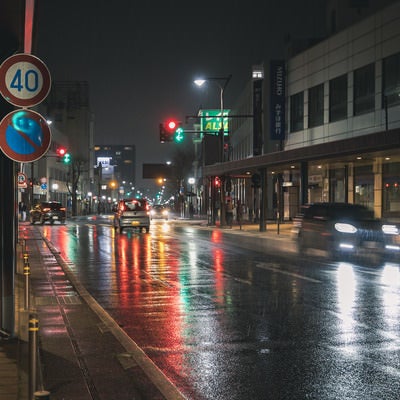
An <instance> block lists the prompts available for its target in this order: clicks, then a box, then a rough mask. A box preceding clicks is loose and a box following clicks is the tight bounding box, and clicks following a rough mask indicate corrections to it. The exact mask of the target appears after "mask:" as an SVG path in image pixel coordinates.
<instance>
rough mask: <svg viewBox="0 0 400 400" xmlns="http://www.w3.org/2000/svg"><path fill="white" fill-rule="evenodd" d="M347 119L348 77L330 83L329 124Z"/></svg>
mask: <svg viewBox="0 0 400 400" xmlns="http://www.w3.org/2000/svg"><path fill="white" fill-rule="evenodd" d="M346 118H347V75H346V74H345V75H341V76H338V77H337V78H335V79H331V80H330V81H329V122H335V121H339V120H341V119H346Z"/></svg>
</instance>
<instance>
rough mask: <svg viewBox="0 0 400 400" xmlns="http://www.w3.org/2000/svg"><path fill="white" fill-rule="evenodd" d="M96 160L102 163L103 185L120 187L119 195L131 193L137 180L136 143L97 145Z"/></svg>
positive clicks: (97, 162)
mask: <svg viewBox="0 0 400 400" xmlns="http://www.w3.org/2000/svg"><path fill="white" fill-rule="evenodd" d="M94 161H95V165H96V166H97V173H98V168H99V165H101V177H102V182H103V185H106V186H108V187H110V186H115V188H118V197H124V196H126V195H129V193H131V192H132V191H133V190H134V189H133V188H134V187H135V182H136V147H135V146H134V145H96V146H94Z"/></svg>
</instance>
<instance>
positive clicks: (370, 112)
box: [204, 2, 400, 220]
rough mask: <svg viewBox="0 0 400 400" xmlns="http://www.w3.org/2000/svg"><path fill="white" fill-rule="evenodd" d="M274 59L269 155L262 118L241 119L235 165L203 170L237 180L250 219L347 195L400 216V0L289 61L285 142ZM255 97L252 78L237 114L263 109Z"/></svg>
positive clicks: (291, 212)
mask: <svg viewBox="0 0 400 400" xmlns="http://www.w3.org/2000/svg"><path fill="white" fill-rule="evenodd" d="M271 65H272V63H268V65H267V66H265V77H264V82H263V133H264V140H263V151H262V154H260V155H257V154H255V153H254V151H253V150H254V138H255V136H254V126H252V125H254V120H253V121H251V120H248V121H242V122H240V123H237V122H235V123H233V125H232V129H231V128H230V130H231V132H230V134H231V147H232V150H231V151H232V158H231V161H229V162H225V163H219V164H214V165H209V166H205V168H204V175H205V176H208V177H213V176H224V177H230V178H231V180H232V182H233V185H232V189H231V192H229V193H227V196H230V197H233V198H234V199H240V200H241V202H244V203H245V204H246V206H247V208H248V210H249V213H250V214H252V215H250V216H249V217H252V216H254V217H256V218H257V217H258V216H261V217H262V218H277V217H279V218H281V219H292V218H294V216H295V215H296V213H297V212H298V211H299V208H300V206H301V205H302V204H304V203H307V202H316V201H324V202H327V201H341V202H350V203H358V204H365V205H367V206H368V207H370V208H372V209H374V211H375V215H376V216H377V217H384V218H388V219H392V220H396V219H399V220H400V191H399V185H400V114H399V111H400V96H399V94H400V2H394V3H393V2H392V3H391V4H390V5H388V6H387V7H385V8H383V9H380V10H379V11H377V12H376V13H374V14H371V15H369V16H367V17H365V18H363V19H361V20H360V21H358V22H357V23H355V24H353V25H351V26H349V27H347V28H345V29H343V30H341V31H338V32H336V33H335V34H332V35H331V36H329V37H328V38H327V39H325V40H323V41H320V42H319V43H318V44H316V45H314V46H312V47H310V48H308V49H306V50H304V51H302V52H300V53H298V54H297V55H295V56H293V57H290V58H288V59H287V60H286V61H285V74H284V86H285V103H284V113H283V114H282V116H281V117H282V123H283V126H284V134H283V136H282V138H281V139H280V140H277V139H276V137H275V136H274V132H272V128H271V127H272V125H271V120H272V119H273V118H275V116H274V115H273V114H272V112H271V111H270V105H271V102H272V101H273V98H272V96H271V78H270V76H271V74H270V72H271V71H270V66H271ZM254 101H255V98H254V86H253V83H252V84H249V87H248V88H247V89H246V91H245V92H244V95H243V99H241V101H240V102H239V104H238V106H237V107H234V108H233V110H232V114H235V113H236V114H238V115H239V114H243V113H244V112H254ZM209 181H210V182H212V180H211V179H210V180H209ZM224 189H226V188H224Z"/></svg>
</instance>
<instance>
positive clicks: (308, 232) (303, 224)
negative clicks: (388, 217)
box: [295, 203, 399, 257]
mask: <svg viewBox="0 0 400 400" xmlns="http://www.w3.org/2000/svg"><path fill="white" fill-rule="evenodd" d="M295 226H296V228H297V232H296V233H297V240H298V246H299V251H305V250H307V249H309V248H313V249H318V250H325V251H327V252H328V254H329V255H330V256H332V257H338V256H341V255H345V254H353V255H370V254H374V253H376V254H379V255H384V254H389V253H390V252H391V251H393V250H394V247H393V246H392V244H393V243H394V242H395V241H396V240H398V238H399V236H398V230H397V228H396V226H395V225H390V224H385V223H384V222H383V221H382V220H380V219H377V218H375V217H374V212H373V210H370V209H369V208H367V207H365V206H362V205H359V204H348V203H313V204H308V205H305V206H303V208H302V212H301V214H300V215H299V216H298V217H297V218H296V221H295ZM396 235H397V237H396Z"/></svg>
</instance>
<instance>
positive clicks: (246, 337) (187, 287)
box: [40, 220, 400, 400]
mask: <svg viewBox="0 0 400 400" xmlns="http://www.w3.org/2000/svg"><path fill="white" fill-rule="evenodd" d="M40 229H41V230H42V231H43V233H44V235H45V236H46V237H47V239H48V240H50V241H51V242H52V243H53V245H54V246H55V247H56V248H58V250H59V251H60V252H61V255H62V256H63V258H64V259H65V260H67V262H68V263H69V265H71V269H72V270H73V272H74V274H75V275H76V276H77V278H78V279H79V281H80V282H81V283H82V285H83V286H85V287H86V289H87V290H88V291H89V292H90V293H91V295H92V296H93V297H94V298H95V299H96V300H97V301H98V302H99V303H100V304H101V306H102V307H103V308H104V309H106V310H107V312H108V313H109V314H110V315H111V316H112V317H113V318H114V319H115V320H116V321H117V322H118V323H119V324H120V326H122V327H123V329H124V330H125V331H126V332H127V333H128V335H129V336H130V337H131V338H132V339H133V340H134V341H135V342H136V343H137V344H138V345H139V346H140V347H141V348H142V349H143V350H144V351H145V352H146V354H147V355H148V356H149V357H150V358H151V359H152V360H153V361H154V362H155V363H156V364H157V365H158V367H159V368H160V369H161V370H162V371H163V372H164V373H165V374H166V375H167V376H168V377H169V379H170V380H171V381H173V382H174V383H175V384H176V386H177V387H178V388H179V389H180V390H181V392H183V393H184V394H185V395H186V396H187V397H188V398H189V399H194V400H197V399H243V400H245V399H246V400H247V399H319V400H325V399H348V400H353V399H363V400H369V399H371V400H372V399H374V400H376V399H385V400H391V399H393V400H394V399H398V398H399V393H400V380H399V377H400V357H399V356H400V330H399V328H400V326H399V325H400V307H399V306H400V270H399V264H398V263H395V262H386V263H384V264H381V265H361V264H351V263H349V262H328V261H325V260H324V259H323V258H317V257H310V256H307V257H304V256H301V255H297V254H295V255H291V256H290V255H285V254H284V253H285V252H284V248H282V246H280V248H279V249H277V251H276V252H275V254H264V253H262V252H255V251H250V250H244V249H241V248H240V246H238V243H237V241H238V240H239V239H238V237H237V236H235V237H234V238H233V240H227V239H226V238H224V236H223V235H222V233H221V231H218V230H214V231H210V230H206V229H199V228H197V227H193V226H186V225H182V224H175V223H174V222H173V221H169V222H167V223H164V222H161V221H160V222H158V221H157V222H155V223H153V224H152V227H151V230H150V234H144V233H137V232H134V231H127V232H125V233H123V234H119V233H117V232H114V230H113V229H112V227H111V226H110V225H109V224H108V223H107V222H106V221H104V220H98V221H95V220H88V221H81V222H77V223H74V222H68V224H67V225H66V226H47V225H45V226H43V227H40ZM283 255H284V256H283Z"/></svg>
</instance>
